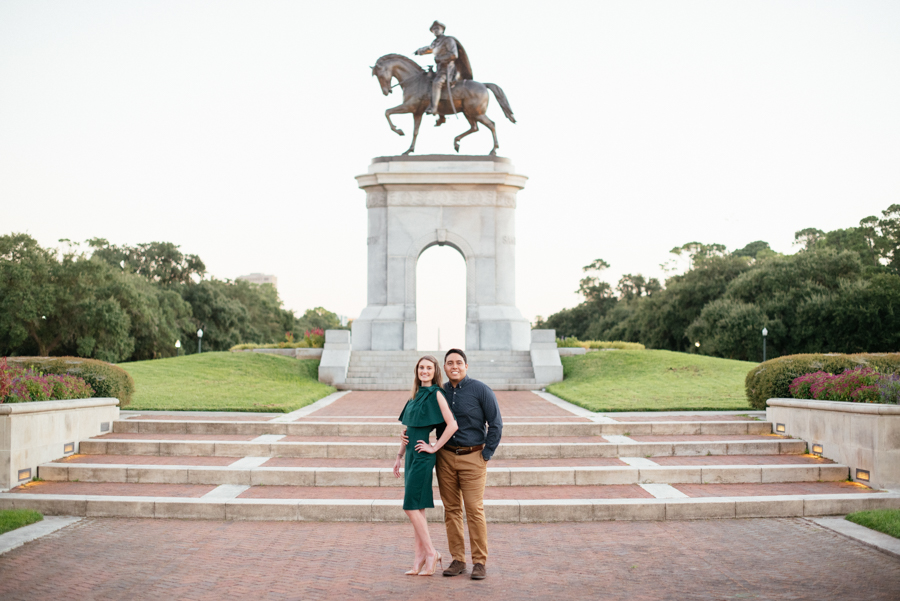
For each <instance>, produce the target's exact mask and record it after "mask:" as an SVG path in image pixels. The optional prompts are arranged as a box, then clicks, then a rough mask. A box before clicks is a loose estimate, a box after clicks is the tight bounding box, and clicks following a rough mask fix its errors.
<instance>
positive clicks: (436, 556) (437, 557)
mask: <svg viewBox="0 0 900 601" xmlns="http://www.w3.org/2000/svg"><path fill="white" fill-rule="evenodd" d="M438 563H440V564H441V569H442V570H443V569H444V560H443V558H442V557H441V554H440V553H438V552H437V551H435V552H434V563H432V564H431V571H430V572H429V571H428V568H426V567H424V566H423V567H422V571H421V572H419V576H434V571H435V570H436V569H437V566H438ZM425 565H428V558H427V557H426V558H425Z"/></svg>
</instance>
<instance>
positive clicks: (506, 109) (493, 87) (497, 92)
mask: <svg viewBox="0 0 900 601" xmlns="http://www.w3.org/2000/svg"><path fill="white" fill-rule="evenodd" d="M484 87H486V88H487V89H488V90H490V91H491V92H493V93H494V96H496V97H497V102H499V103H500V108H502V109H503V114H504V115H506V118H507V119H509V120H510V121H512V122H513V123H515V122H516V118H515V117H513V112H512V107H511V106H509V100H507V99H506V94H504V93H503V90H501V89H500V86H498V85H497V84H495V83H486V84H484Z"/></svg>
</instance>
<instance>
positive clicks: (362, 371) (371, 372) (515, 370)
mask: <svg viewBox="0 0 900 601" xmlns="http://www.w3.org/2000/svg"><path fill="white" fill-rule="evenodd" d="M347 373H348V374H352V375H353V377H354V378H368V377H384V378H406V379H407V380H410V383H411V382H412V370H411V369H408V366H407V368H402V369H394V368H385V367H379V366H369V365H356V366H354V365H351V366H350V369H349V370H348V372H347ZM468 374H469V376H470V377H472V378H474V379H476V380H480V379H481V377H494V378H513V377H519V376H522V377H527V378H533V377H534V369H532V368H531V366H530V365H524V366H523V365H498V366H497V367H491V368H490V369H486V370H469V372H468ZM479 374H481V377H479Z"/></svg>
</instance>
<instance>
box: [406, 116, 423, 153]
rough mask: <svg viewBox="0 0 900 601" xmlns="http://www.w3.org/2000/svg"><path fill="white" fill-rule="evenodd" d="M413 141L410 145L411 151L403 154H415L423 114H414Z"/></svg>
mask: <svg viewBox="0 0 900 601" xmlns="http://www.w3.org/2000/svg"><path fill="white" fill-rule="evenodd" d="M413 124H414V125H413V139H412V144H410V145H409V150H407V151H406V152H404V153H403V154H405V155H406V154H409V153H411V152H415V150H416V138H418V137H419V125H421V124H422V113H421V112H415V113H413Z"/></svg>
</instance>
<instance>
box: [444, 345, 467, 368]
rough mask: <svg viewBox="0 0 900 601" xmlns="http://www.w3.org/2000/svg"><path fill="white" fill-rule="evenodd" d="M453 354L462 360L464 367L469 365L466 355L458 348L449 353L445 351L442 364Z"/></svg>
mask: <svg viewBox="0 0 900 601" xmlns="http://www.w3.org/2000/svg"><path fill="white" fill-rule="evenodd" d="M454 353H455V354H457V355H459V356H460V357H462V358H463V363H465V364H466V365H468V364H469V359H468V358H466V354H465V353H464V352H462V351H461V350H459V349H458V348H452V349H450V350H449V351H447V354H446V355H444V363H446V362H447V357H449V356H450V355H452V354H454Z"/></svg>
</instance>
